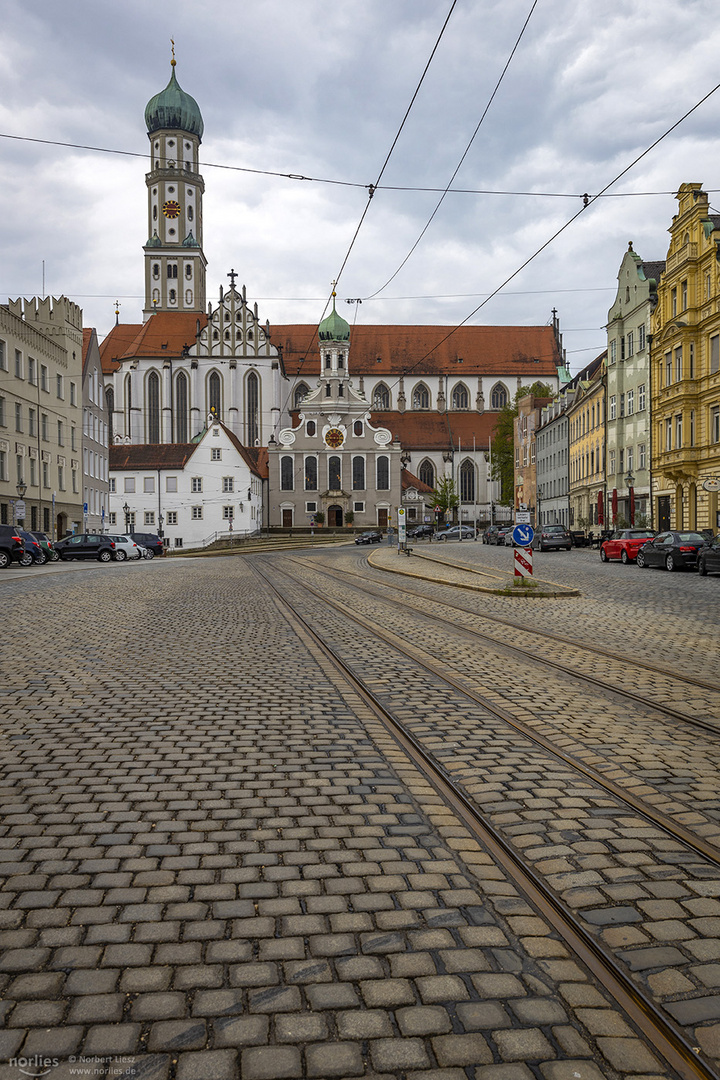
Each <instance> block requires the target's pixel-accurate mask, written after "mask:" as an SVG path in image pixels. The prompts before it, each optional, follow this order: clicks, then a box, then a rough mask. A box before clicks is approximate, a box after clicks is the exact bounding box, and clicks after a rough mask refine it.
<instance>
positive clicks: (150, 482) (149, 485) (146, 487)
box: [143, 476, 155, 495]
mask: <svg viewBox="0 0 720 1080" xmlns="http://www.w3.org/2000/svg"><path fill="white" fill-rule="evenodd" d="M143 491H144V492H145V494H146V495H153V494H154V493H155V477H154V476H144V477H143Z"/></svg>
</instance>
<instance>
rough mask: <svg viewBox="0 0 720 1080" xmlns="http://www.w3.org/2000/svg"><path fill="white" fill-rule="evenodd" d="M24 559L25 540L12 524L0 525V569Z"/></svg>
mask: <svg viewBox="0 0 720 1080" xmlns="http://www.w3.org/2000/svg"><path fill="white" fill-rule="evenodd" d="M24 559H25V542H24V541H23V538H22V536H21V535H20V531H19V530H18V529H16V527H15V526H14V525H0V570H4V569H5V567H6V566H9V565H10V563H11V562H17V563H19V562H20V561H21V560H24Z"/></svg>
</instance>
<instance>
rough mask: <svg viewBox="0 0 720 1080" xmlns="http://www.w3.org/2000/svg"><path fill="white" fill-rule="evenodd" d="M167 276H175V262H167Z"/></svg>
mask: <svg viewBox="0 0 720 1080" xmlns="http://www.w3.org/2000/svg"><path fill="white" fill-rule="evenodd" d="M167 276H168V277H169V278H176V277H177V264H176V263H168V268H167Z"/></svg>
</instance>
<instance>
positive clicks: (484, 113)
mask: <svg viewBox="0 0 720 1080" xmlns="http://www.w3.org/2000/svg"><path fill="white" fill-rule="evenodd" d="M538 2H539V0H533V4H532V7H531V8H530V11H529V12H528V15H527V18H526V19H525V22H524V23H523V25H522V29H521V30H520V33H519V34H518V36H517V39H516V41H515V44H514V45H513V47H512V49H511V51H510V55H509V56H508V58H507V60H506V62H505V67H504V68H503V69H502V71H501V72H500V77H499V79H498V80H497V82H496V83H495V88H494V90H493V92H492V94H491V95H490V97H489V99H488V101H487V104H486V106H485V108H484V109H483V111H482V115H481V117H480V119H479V120H478V123H477V127H476V128H475V130H474V131H473V133H472V135H471V137H470V142H469V143H468V144H467V146H466V147H465V149H464V151H463V153H462V156H461V157H460V160H459V161H458V163H457V166H456V167H455V171H454V172H453V174H452V176H451V177H450V179H449V180H448V182H447V184H446V185H445V189H444V191H443V193H442V195H441V196H440V198H439V199H438V201H437V204H436V206H435V209H434V210H433V212H432V214H431V215H430V217H429V218H428V220H427V221H426V222H425V225H424V226H423V229H422V232H421V233H420V235H419V236H418V238H417V240H416V241H415V243H414V244H413V246H412V247H411V248H410V250H409V251H408V253H407V255H406V256H405V258H404V259H403V261H402V262H401V263H400V265H399V266H398V268H397V270H395V273H394V274H391V275H390V277H389V278H388V279H387V281H386V282H385V284H384V285H381V286H380V288H379V289H377V290H376V291H375V292H374V293H371V294H370V296H366V297H365V299H366V300H373V299H374V298H375V297H376V296H379V295H380V293H381V292H384V290H385V289H387V287H388V285H389V284H390V282H391V281H394V279H395V278H396V277H397V276H398V274H399V273H400V271H401V270H402V268H403V266H405V264H406V263H407V262H408V260H409V259H410V258H411V256H412V254H413V252H414V251H415V250H416V248H417V247H418V245H419V243H420V241H421V240H422V238H423V236H424V235H425V233H426V232H427V231H428V229H429V228H430V226H431V224H432V222H433V221H434V219H435V215H436V214H437V212H438V210H439V209H440V207H441V206H442V204H443V203H444V202H445V198H446V196H447V194H448V192H449V191H450V186H451V185H452V182H453V180H454V179H455V177H456V176H457V174H458V173H459V172H460V169H461V168H462V166H463V163H464V161H465V158H466V157H467V156H468V154H469V153H470V147H471V146H472V144H473V143H474V142H475V137H476V135H477V133H478V131H479V130H480V128H481V127H482V123H483V120H484V119H485V117H486V116H487V114H488V112H489V111H490V106H491V105H492V103H493V101H494V100H495V96H496V94H497V92H498V90H499V89H500V85H501V83H502V81H503V79H504V78H505V75H506V73H507V70H508V68H509V67H510V64H511V63H512V59H513V57H514V56H515V53H516V52H517V50H518V47H519V45H520V42H521V41H522V39H523V35H524V34H525V31H526V30H527V27H528V23H529V22H530V19H531V18H532V14H533V12H534V11H535V8H536V7H537V5H538Z"/></svg>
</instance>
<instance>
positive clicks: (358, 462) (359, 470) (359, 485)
mask: <svg viewBox="0 0 720 1080" xmlns="http://www.w3.org/2000/svg"><path fill="white" fill-rule="evenodd" d="M352 484H353V491H364V490H365V458H362V457H354V458H353V463H352Z"/></svg>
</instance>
